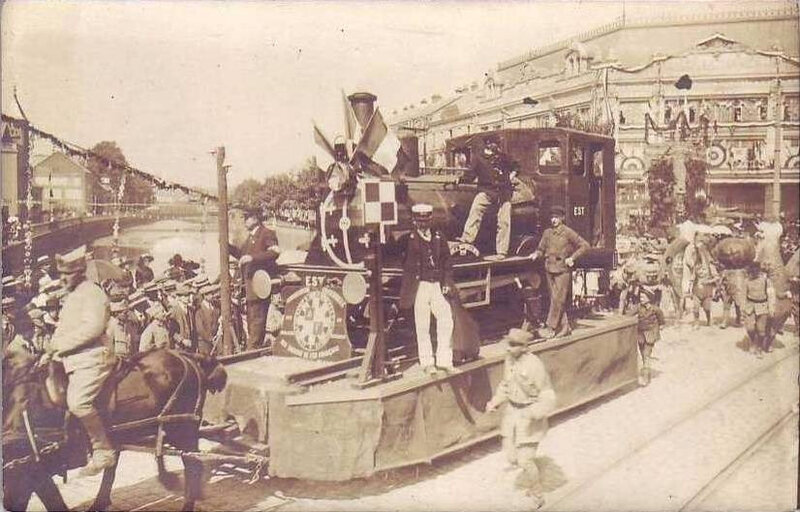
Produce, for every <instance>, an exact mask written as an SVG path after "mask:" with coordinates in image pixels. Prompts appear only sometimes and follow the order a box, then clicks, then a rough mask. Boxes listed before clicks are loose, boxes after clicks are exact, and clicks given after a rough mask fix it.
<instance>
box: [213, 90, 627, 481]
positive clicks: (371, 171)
mask: <svg viewBox="0 0 800 512" xmlns="http://www.w3.org/2000/svg"><path fill="white" fill-rule="evenodd" d="M375 99H376V98H375V96H373V95H371V94H368V93H357V94H354V95H352V96H350V97H349V100H350V102H351V107H352V110H350V111H349V112H350V115H352V117H353V122H354V123H355V122H357V123H358V125H357V127H356V126H355V125H354V126H348V128H347V130H346V131H347V133H348V134H353V133H355V132H357V131H359V130H357V129H356V128H359V129H360V132H361V134H362V135H361V137H360V140H347V141H346V142H345V143H343V144H339V143H337V144H331V143H329V142H328V140H327V139H326V138H325V137H324V136H323V135H322V133H321V131H319V130H318V129H316V127H315V130H316V132H317V133H316V136H317V137H316V138H317V141H318V143H320V144H321V145H322V146H323V147H325V148H326V150H328V152H329V153H330V155H331V157H332V159H333V163H332V164H331V165H330V166H329V168H328V170H327V173H326V178H327V183H328V191H327V195H326V197H325V199H324V200H323V201H322V202H321V204H320V205H319V211H318V222H317V226H318V232H317V236H316V238H315V240H314V242H313V243H312V244H311V248H310V250H309V252H308V255H307V257H306V258H305V261H303V262H302V263H296V264H288V265H283V266H281V270H280V274H279V275H274V276H271V275H267V274H266V272H263V271H262V273H261V274H260V275H258V276H256V277H255V278H254V287H255V288H256V290H257V293H258V294H259V296H260V297H261V298H262V299H263V300H271V301H272V302H273V303H274V304H281V305H282V308H283V321H282V322H283V323H282V328H281V331H280V333H279V335H278V337H277V339H276V340H275V341H274V342H273V344H272V347H270V348H268V349H262V350H261V351H256V352H253V353H249V354H248V353H245V354H239V355H235V356H230V357H228V358H223V360H224V361H225V362H226V369H227V372H228V376H229V378H228V385H227V388H226V389H225V390H224V391H223V392H222V393H220V394H218V395H216V396H214V397H210V398H209V400H208V402H207V405H206V410H205V418H204V419H205V421H206V422H208V423H210V424H212V425H224V424H226V422H227V424H229V425H232V426H233V427H232V428H230V429H229V430H230V431H231V432H233V433H232V434H231V435H236V436H240V437H246V438H247V439H249V443H250V446H258V447H259V449H260V450H261V451H262V453H263V454H266V455H268V458H269V464H268V474H269V475H270V476H274V477H284V478H303V479H313V480H328V481H341V480H347V479H351V478H358V477H365V476H369V475H371V474H374V473H376V472H380V471H386V470H390V469H392V468H398V467H404V466H409V465H414V464H419V463H429V462H431V461H433V460H435V459H437V458H439V457H442V456H444V455H447V454H450V453H453V452H456V451H459V450H463V449H465V448H468V447H470V446H473V445H475V444H477V443H480V442H483V441H485V440H488V439H491V438H493V437H496V436H497V435H498V434H499V422H500V415H499V414H497V413H486V412H484V410H485V404H486V402H487V401H488V400H489V399H490V398H491V396H492V394H493V392H494V389H495V388H496V386H497V385H498V383H499V382H500V380H501V379H502V372H503V360H504V355H505V346H504V344H503V343H497V341H498V340H499V339H500V338H501V337H502V334H504V333H505V332H507V331H508V329H509V328H511V327H518V326H520V325H521V324H522V323H523V322H526V325H527V326H528V327H529V328H530V329H532V330H534V331H535V329H536V328H537V326H538V325H540V323H541V321H542V317H543V315H545V314H546V312H547V303H548V293H547V286H546V284H545V279H544V274H543V272H544V270H543V266H542V263H541V261H536V262H534V261H533V260H532V259H531V258H530V257H529V256H530V254H531V253H532V252H533V251H534V250H535V249H536V247H537V244H538V240H539V238H540V236H541V234H542V232H543V230H544V228H545V227H546V225H547V224H546V223H547V221H548V218H547V217H546V216H547V213H548V212H549V210H550V208H551V207H553V206H556V205H558V206H562V207H564V208H565V210H566V212H567V217H566V223H567V225H569V226H570V227H572V228H573V229H574V230H575V231H577V232H578V233H579V234H580V235H581V236H583V237H584V238H585V239H586V240H587V241H589V242H590V244H591V249H590V250H589V251H588V252H587V253H586V254H585V255H584V256H583V257H582V258H581V259H580V260H578V261H577V262H576V270H575V271H574V273H573V274H574V279H573V290H574V299H573V308H572V309H573V312H574V318H573V320H574V330H573V333H572V334H570V335H568V336H564V337H559V338H554V339H548V340H544V339H539V340H538V341H537V342H535V343H533V344H532V345H531V350H532V351H534V352H535V353H536V354H537V355H539V357H541V358H542V360H543V361H544V363H545V365H546V366H547V368H548V371H549V372H550V375H551V377H552V381H553V385H554V388H555V391H556V394H557V396H558V408H557V411H556V413H555V414H559V413H562V412H564V411H568V410H570V409H573V408H575V407H578V406H580V405H582V404H585V403H587V402H590V401H592V400H596V399H597V398H599V397H603V396H607V395H609V394H612V393H614V392H616V391H618V390H620V389H622V388H625V387H626V386H629V385H631V384H633V383H635V382H636V380H637V373H638V368H637V365H638V356H637V348H636V322H635V319H631V318H629V317H620V316H614V315H600V314H596V313H593V312H592V311H593V308H592V305H593V304H595V303H596V302H597V301H598V299H600V298H602V296H603V295H604V294H605V293H606V292H607V287H608V272H609V270H611V269H612V268H613V267H614V265H615V263H616V262H615V220H616V219H615V202H614V198H615V197H614V196H615V169H614V141H613V139H612V138H610V137H608V136H604V135H598V134H593V133H587V132H582V131H577V130H572V129H566V128H546V129H507V130H496V131H485V132H480V133H478V134H475V135H471V136H462V137H458V138H454V139H453V140H451V141H449V142H448V144H447V148H448V150H447V151H448V155H447V159H448V166H447V167H444V168H437V169H430V168H420V167H419V166H418V165H417V160H418V159H417V157H416V139H415V137H413V136H410V137H406V138H403V139H402V140H399V141H396V142H395V145H394V146H391V145H390V147H391V148H392V149H393V150H394V151H396V152H397V155H398V157H399V158H397V159H389V160H390V162H392V165H391V168H389V166H387V165H385V164H384V163H383V162H385V161H386V159H385V158H383V157H381V155H379V154H376V149H377V150H379V151H380V148H379V147H378V146H380V145H381V142H382V140H383V139H385V138H386V137H390V136H391V132H390V131H389V130H388V128H387V127H386V125H385V123H384V122H383V120H382V118H381V116H380V111H379V110H378V109H376V108H375V107H374V101H375ZM354 138H355V137H354ZM489 140H491V141H492V142H493V143H495V144H498V145H499V146H500V147H501V148H502V150H503V151H504V152H505V153H506V154H507V155H509V156H510V158H511V159H513V160H514V161H515V162H516V165H517V167H516V170H517V180H516V185H515V189H514V193H513V197H512V200H511V202H512V244H511V254H509V255H508V256H507V257H506V258H504V259H502V260H497V261H491V260H488V259H485V258H482V257H480V256H479V252H484V251H485V250H486V247H488V246H490V245H491V244H492V241H493V240H494V226H495V222H494V220H493V219H492V218H491V217H490V216H489V215H487V218H485V219H484V222H483V225H482V228H481V232H480V234H479V237H478V240H477V241H476V243H475V246H474V247H471V246H470V247H467V246H465V245H464V244H460V243H451V253H452V262H453V277H454V279H455V282H456V286H457V288H458V291H459V299H460V302H461V303H462V304H463V306H464V308H466V310H467V311H469V316H470V317H471V318H472V320H474V322H475V324H471V325H473V326H474V325H477V326H478V328H479V330H480V337H481V347H480V353H479V355H478V357H477V358H466V360H465V361H464V362H463V364H460V365H459V366H457V367H456V369H455V371H453V372H450V373H440V374H437V375H434V376H431V375H427V374H425V373H423V372H422V371H421V369H420V367H419V365H418V364H417V359H416V343H415V339H414V335H413V332H414V331H413V325H412V323H413V315H410V314H408V312H404V311H400V310H399V309H398V307H397V301H398V295H399V285H400V278H401V276H402V270H401V263H402V257H403V253H404V243H405V240H406V235H407V233H408V232H409V230H410V229H411V224H410V207H411V205H412V204H415V203H419V202H425V203H429V204H432V205H433V207H434V222H435V224H436V226H437V228H438V229H439V230H441V231H442V232H443V233H445V234H446V236H447V237H448V239H450V240H452V239H454V238H455V237H456V236H457V234H458V233H460V230H461V227H462V226H463V222H464V218H465V217H466V214H467V211H468V209H469V207H470V204H471V201H472V198H473V197H474V195H475V194H476V185H474V184H471V183H468V181H469V163H470V160H471V159H472V158H474V157H475V154H476V152H478V151H480V150H481V149H482V148H483V147H485V144H486V143H487V141H489ZM404 151H405V155H406V156H408V155H411V156H412V158H402V157H400V156H401V155H402V154H403V153H404ZM220 156H221V158H220ZM217 158H218V168H219V171H220V194H219V197H220V198H221V204H220V207H221V208H223V209H224V208H226V207H227V205H226V204H225V201H224V199H222V198H224V197H225V195H226V194H225V187H226V184H225V183H224V180H225V170H226V166H225V164H224V151H218V153H217ZM379 161H380V162H381V165H379V164H378V163H377V162H379ZM387 171H388V172H387ZM220 222H221V226H220V240H221V242H222V241H223V240H225V242H227V236H228V235H227V217H226V215H220ZM220 245H221V249H220V250H221V257H222V258H223V261H227V259H228V255H227V243H221V244H220ZM228 278H229V276H227V275H226V273H224V272H223V273H222V276H221V282H222V285H223V286H222V289H223V291H224V290H225V289H226V288H228V283H227V282H226V281H227V280H228ZM222 303H223V307H224V304H225V303H226V300H224V297H223V301H222ZM225 314H226V313H225V312H224V311H223V317H224V316H225ZM227 314H230V312H228V313H227ZM228 318H230V317H228ZM223 324H224V326H225V327H226V328H225V329H224V333H223V334H224V337H226V338H229V337H231V336H233V332H232V329H229V328H227V327H228V326H229V325H230V321H223ZM455 336H456V337H457V336H458V326H457V327H456V334H455ZM454 343H455V344H456V345H458V340H457V339H456V340H454ZM231 345H232V342H231V341H230V340H229V339H227V340H226V341H225V346H231ZM470 359H471V360H470ZM222 432H223V431H222V430H220V433H221V435H222Z"/></svg>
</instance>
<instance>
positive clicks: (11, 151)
mask: <svg viewBox="0 0 800 512" xmlns="http://www.w3.org/2000/svg"><path fill="white" fill-rule="evenodd" d="M0 141H2V156H1V157H0V158H1V159H0V173H1V174H2V183H1V184H0V185H2V187H3V188H2V194H3V195H2V212H3V213H2V217H3V219H6V218H8V217H9V216H15V217H16V216H19V215H20V214H21V213H22V210H23V206H22V202H23V201H24V200H25V198H26V197H27V193H28V189H27V183H28V181H27V179H26V174H25V169H26V168H27V166H28V135H27V130H24V129H21V128H20V127H19V126H17V125H15V124H12V123H7V122H5V121H2V124H0Z"/></svg>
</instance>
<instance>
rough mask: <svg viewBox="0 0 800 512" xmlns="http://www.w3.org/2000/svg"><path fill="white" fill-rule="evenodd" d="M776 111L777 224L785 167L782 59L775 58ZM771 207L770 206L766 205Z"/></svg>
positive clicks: (774, 199)
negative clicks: (782, 175) (782, 176)
mask: <svg viewBox="0 0 800 512" xmlns="http://www.w3.org/2000/svg"><path fill="white" fill-rule="evenodd" d="M775 59H776V64H775V67H776V69H775V88H774V91H773V93H774V98H775V111H774V112H773V126H774V127H775V155H774V160H775V164H774V166H773V171H772V205H771V206H772V215H774V217H775V218H774V219H773V220H774V221H775V222H777V221H778V220H779V219H780V215H781V167H783V155H782V151H783V108H782V107H783V102H782V101H781V75H780V63H781V58H780V57H779V56H778V57H775ZM765 206H769V205H765ZM764 213H766V214H769V213H770V210H769V208H764Z"/></svg>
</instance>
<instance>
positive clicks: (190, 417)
mask: <svg viewBox="0 0 800 512" xmlns="http://www.w3.org/2000/svg"><path fill="white" fill-rule="evenodd" d="M169 353H170V354H172V355H173V356H174V357H176V358H177V359H178V360H179V361H180V362H181V363H182V364H183V376H182V377H181V380H180V382H179V383H178V385H177V386H175V389H174V390H173V391H172V394H171V395H170V397H169V399H168V400H167V402H166V403H165V404H164V406H163V407H162V409H161V412H160V413H159V414H158V416H154V417H151V418H145V419H142V420H135V421H130V422H126V423H122V424H119V425H113V426H111V428H110V429H109V430H110V432H121V431H125V430H131V429H134V428H141V427H146V426H150V425H154V424H155V425H158V432H157V433H156V446H155V455H156V456H162V455H163V454H164V438H165V432H164V426H165V425H167V424H174V423H184V422H187V423H196V424H199V423H200V421H201V420H202V416H201V414H200V409H201V408H202V404H203V396H204V395H205V385H204V380H203V373H202V370H201V369H200V366H199V364H198V363H197V361H195V360H194V359H193V358H191V357H188V356H185V355H183V354H181V353H179V352H177V351H174V350H170V351H169ZM133 366H134V365H130V363H128V365H125V363H123V366H122V368H120V369H119V370H118V371H119V372H120V374H121V376H118V377H117V383H119V382H121V381H122V380H123V379H124V378H125V376H127V375H128V373H129V372H130V371H131V369H132V368H133ZM37 371H41V369H37V370H35V371H34V372H28V373H26V374H25V375H23V376H22V378H20V379H18V380H17V381H16V384H17V385H19V384H22V383H25V382H28V381H34V380H35V378H36V372H37ZM190 373H193V374H194V375H195V376H196V377H197V386H198V387H197V397H196V399H195V404H194V409H193V411H192V412H191V413H179V412H171V411H172V410H173V409H174V408H175V405H176V402H177V401H178V399H179V397H180V396H181V392H182V391H184V390H185V389H186V388H187V386H188V385H189V374H190ZM26 413H27V411H25V412H24V413H23V414H25V416H23V419H24V421H25V427H26V436H27V438H28V442H29V444H30V445H31V450H32V453H31V454H30V455H26V456H23V457H19V458H16V459H14V460H11V461H8V462H6V463H5V464H3V471H4V472H5V471H13V470H14V469H17V468H19V467H22V466H25V465H27V464H31V463H34V462H37V463H38V462H40V460H41V458H42V457H44V456H47V455H50V454H53V453H57V452H58V451H59V450H61V449H62V448H63V447H64V445H66V444H67V443H68V441H69V437H68V436H65V437H64V439H62V440H60V441H53V442H50V443H48V444H47V445H45V446H43V447H39V446H38V445H37V443H36V437H35V435H34V433H33V428H32V426H31V425H30V423H29V421H28V419H27V414H26ZM67 417H68V415H67ZM64 429H65V431H66V418H65V424H64Z"/></svg>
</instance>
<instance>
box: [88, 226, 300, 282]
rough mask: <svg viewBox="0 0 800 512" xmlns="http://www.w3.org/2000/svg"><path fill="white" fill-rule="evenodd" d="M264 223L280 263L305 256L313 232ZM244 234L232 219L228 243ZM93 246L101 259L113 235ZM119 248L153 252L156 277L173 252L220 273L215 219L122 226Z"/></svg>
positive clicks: (131, 252)
mask: <svg viewBox="0 0 800 512" xmlns="http://www.w3.org/2000/svg"><path fill="white" fill-rule="evenodd" d="M267 225H268V226H269V227H270V228H272V229H274V230H275V232H276V233H277V235H278V245H279V246H280V247H281V250H282V253H281V256H280V258H279V260H278V261H279V263H300V262H302V261H303V260H304V259H305V251H304V250H303V249H305V248H307V247H308V244H309V243H310V241H311V239H312V238H313V235H314V232H313V231H308V230H305V229H302V228H297V227H294V226H290V225H285V224H275V223H274V222H269V223H267ZM245 237H246V231H245V229H244V226H243V225H240V224H239V223H237V222H236V221H232V222H231V225H230V238H231V242H232V243H233V244H234V245H240V244H241V243H242V242H243V241H244V239H245ZM93 245H94V246H95V247H97V248H98V249H97V252H98V254H99V257H101V258H103V257H105V255H106V254H107V253H108V251H109V249H110V247H111V245H112V237H110V236H108V237H104V238H101V239H99V240H97V241H95V243H94V244H93ZM119 247H120V250H121V252H122V253H123V254H124V255H126V256H129V257H136V256H138V255H140V254H143V253H145V252H149V253H150V254H152V255H153V263H152V268H153V271H154V272H155V274H156V276H158V275H160V274H161V273H163V272H164V270H166V269H167V268H168V267H169V259H170V258H172V256H173V255H175V254H180V255H181V256H182V257H183V259H184V260H187V259H188V260H192V261H195V262H197V263H199V264H200V265H201V266H202V267H203V268H204V271H205V273H206V274H207V275H208V276H209V277H212V278H213V276H217V275H219V268H220V265H219V231H218V229H217V224H216V219H213V222H206V223H203V222H201V221H200V219H169V220H159V221H156V222H153V223H152V224H147V225H143V226H136V227H133V228H129V229H124V230H122V231H120V234H119ZM104 253H105V254H104Z"/></svg>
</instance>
